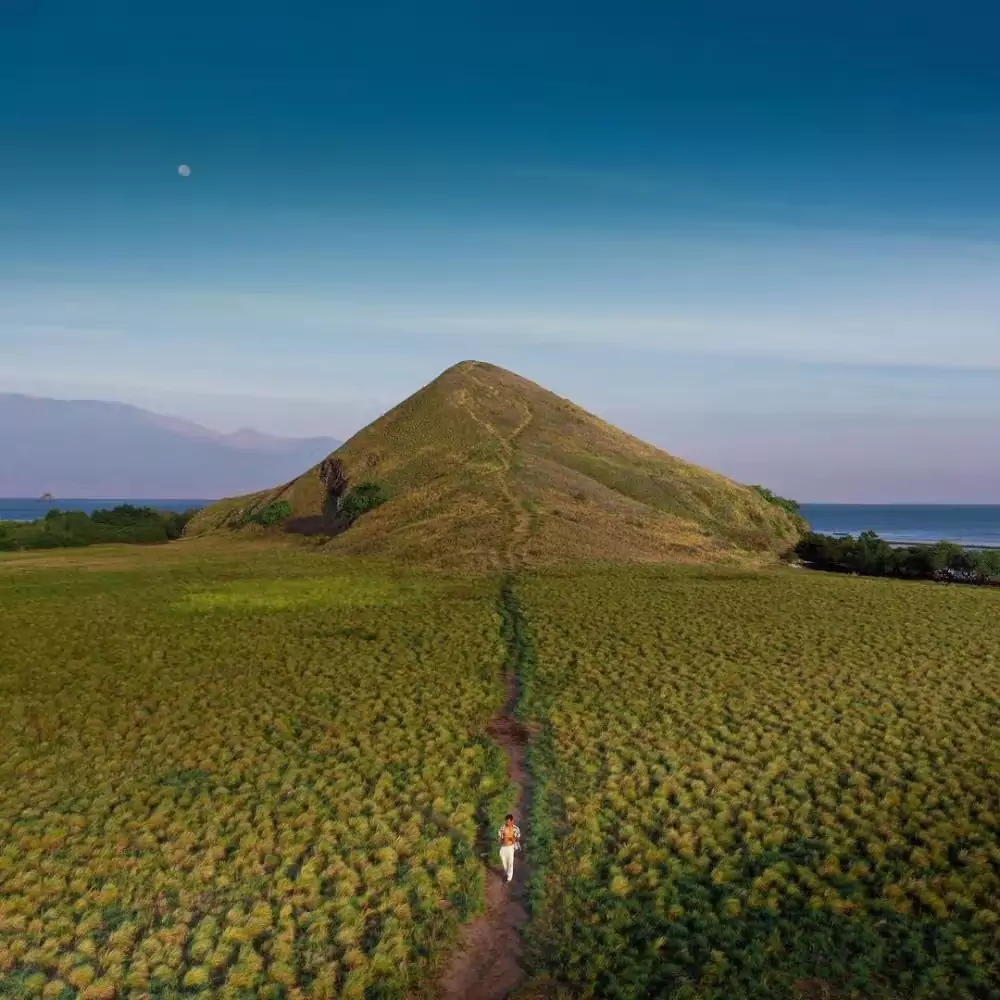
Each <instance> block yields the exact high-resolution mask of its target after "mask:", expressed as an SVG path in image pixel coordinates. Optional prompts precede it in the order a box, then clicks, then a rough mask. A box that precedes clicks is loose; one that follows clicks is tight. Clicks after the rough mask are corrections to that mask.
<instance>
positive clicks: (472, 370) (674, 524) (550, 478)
mask: <svg viewBox="0 0 1000 1000" xmlns="http://www.w3.org/2000/svg"><path fill="white" fill-rule="evenodd" d="M331 459H335V460H337V461H339V463H340V465H341V467H342V472H343V473H344V474H345V475H346V478H347V480H348V481H349V482H350V483H358V482H362V481H371V480H374V481H378V482H380V483H383V484H385V485H386V486H387V487H388V489H389V490H390V492H391V494H392V499H391V500H390V501H389V502H388V503H386V504H384V505H383V506H382V507H379V508H378V509H377V510H374V511H371V512H370V513H368V514H366V515H364V516H363V517H362V518H361V519H360V520H359V521H358V522H357V523H356V524H355V525H354V526H352V527H351V528H350V529H349V530H348V531H346V532H343V533H341V534H339V535H336V537H332V538H331V539H330V541H329V542H328V545H329V547H330V549H331V550H332V551H336V552H341V553H345V554H346V553H357V554H366V555H382V556H389V557H392V558H395V559H402V560H405V561H414V562H422V563H434V564H438V565H449V566H466V565H476V566H481V567H491V566H502V565H512V564H514V565H526V566H531V565H545V564H553V563H562V562H575V561H579V560H593V559H598V560H613V561H616V562H651V561H660V560H679V561H713V562H715V561H746V560H747V559H748V558H759V557H761V556H773V555H774V554H775V553H777V552H779V551H782V550H784V549H787V548H788V547H790V546H791V545H792V544H794V541H795V539H796V538H797V536H798V532H799V530H800V526H799V525H798V524H797V522H796V521H795V520H794V518H792V517H790V516H788V515H787V514H786V513H785V512H783V511H782V510H780V509H779V508H777V507H776V506H774V505H772V504H769V503H768V502H767V501H766V500H765V499H764V498H763V497H761V496H760V495H759V494H758V493H757V491H755V490H753V489H750V488H748V487H745V486H741V485H739V484H737V483H734V482H733V481H731V480H729V479H727V478H726V477H724V476H721V475H718V474H716V473H714V472H711V471H709V470H706V469H702V468H700V467H698V466H696V465H692V464H691V463H688V462H684V461H681V460H680V459H677V458H674V457H673V456H671V455H668V454H666V453H665V452H663V451H660V450H659V449H658V448H654V447H653V446H652V445H649V444H646V443H645V442H643V441H640V440H639V439H637V438H635V437H632V436H631V435H629V434H626V433H625V432H624V431H621V430H619V429H618V428H616V427H612V426H611V425H610V424H607V423H605V422H604V421H602V420H600V419H599V418H597V417H595V416H593V415H592V414H590V413H587V412H586V411H585V410H583V409H581V408H580V407H578V406H576V405H575V404H573V403H571V402H569V401H568V400H565V399H562V398H560V397H558V396H556V395H554V394H553V393H551V392H548V391H547V390H545V389H543V388H542V387H541V386H538V385H536V384H535V383H533V382H530V381H528V380H527V379H524V378H521V377H520V376H518V375H515V374H514V373H512V372H509V371H505V370H504V369H502V368H497V367H495V366H493V365H488V364H484V363H482V362H476V361H464V362H462V363H461V364H458V365H455V366H454V367H452V368H449V369H448V370H447V371H445V372H444V373H443V374H442V375H440V376H439V377H438V378H437V379H435V380H434V381H433V382H431V383H430V384H429V385H427V386H425V387H424V388H422V389H420V390H419V391H418V392H416V393H415V394H414V395H412V396H410V397H409V398H408V399H406V400H404V401H403V402H402V403H400V404H399V405H398V406H396V407H394V408H393V409H392V410H390V411H389V412H388V413H386V414H384V415H383V416H382V417H380V418H379V419H378V420H376V421H374V422H373V423H372V424H370V425H369V426H367V427H365V428H364V429H363V430H361V431H359V432H358V433H357V434H356V435H355V436H354V437H352V438H351V439H350V440H349V441H348V442H346V443H345V444H344V445H342V446H341V447H340V448H338V449H337V450H336V451H335V452H334V453H333V455H332V456H331ZM328 469H329V466H327V470H328ZM326 478H327V480H329V476H327V477H326ZM282 499H283V500H287V501H288V503H289V504H290V505H291V507H292V510H293V516H292V517H291V518H290V519H289V520H288V521H286V522H285V525H284V526H283V530H293V531H301V532H304V533H310V534H318V535H320V536H322V535H323V534H324V533H328V534H331V535H332V534H333V533H334V531H335V528H334V523H333V520H332V518H331V517H330V513H331V511H332V505H331V504H330V502H329V499H330V498H329V491H328V489H327V486H326V485H325V484H324V472H323V469H322V467H321V466H317V467H315V468H313V469H311V470H309V471H308V472H306V473H305V474H304V475H302V476H300V477H299V478H298V479H296V480H294V481H292V482H290V483H287V484H285V485H284V486H280V487H277V488H275V489H273V490H269V491H265V492H263V493H259V494H255V495H253V496H250V497H240V498H236V499H233V500H226V501H222V502H221V503H219V504H215V505H213V506H212V507H209V508H207V509H206V510H205V511H203V512H202V513H201V514H200V515H198V516H197V517H196V518H195V519H194V521H192V523H191V525H190V526H189V529H188V533H189V534H204V533H207V532H213V531H220V530H222V531H229V530H243V531H246V530H255V529H246V528H243V529H240V528H239V524H240V522H241V518H242V514H243V512H245V511H246V510H247V509H249V508H252V507H259V506H261V505H264V504H266V503H270V502H273V501H276V500H282ZM256 530H261V529H256Z"/></svg>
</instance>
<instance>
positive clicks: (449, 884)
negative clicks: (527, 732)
mask: <svg viewBox="0 0 1000 1000" xmlns="http://www.w3.org/2000/svg"><path fill="white" fill-rule="evenodd" d="M498 622H499V619H498V616H497V611H496V585H495V582H491V581H488V580H479V581H475V580H471V581H459V580H455V579H453V578H447V577H443V576H435V577H429V576H420V575H418V574H400V573H394V572H393V571H392V570H391V569H390V568H387V567H385V566H384V565H377V564H366V563H361V564H358V563H356V562H351V563H348V562H345V561H343V560H340V561H338V560H331V559H330V557H329V556H321V555H317V554H314V553H309V552H302V551H285V550H281V549H276V548H271V547H268V546H266V545H264V546H261V545H260V544H259V543H258V544H256V545H254V544H251V545H244V546H242V547H241V546H240V545H237V546H235V547H234V546H232V545H229V546H226V547H215V548H213V547H211V546H209V545H201V544H200V543H179V544H177V545H175V546H169V547H166V548H163V547H160V548H154V549H140V548H136V547H132V548H123V547H119V548H105V549H93V550H88V551H87V552H86V553H79V552H77V553H73V552H67V553H55V554H53V553H40V554H38V555H36V556H9V557H2V558H0V997H46V998H64V1000H69V998H72V997H77V996H79V997H87V998H97V997H103V998H110V997H116V996H118V997H125V996H130V997H159V998H166V997H181V996H185V997H188V996H190V997H196V996H197V997H213V996H218V997H246V998H250V997H269V996H270V997H280V996H285V997H316V998H319V997H334V996H338V997H340V996H343V997H357V998H360V997H376V996H377V997H380V998H388V997H397V996H400V997H401V996H406V995H411V992H412V988H414V987H418V986H419V985H420V984H421V983H423V982H425V981H426V980H427V979H428V974H429V972H430V971H431V970H432V969H433V967H434V965H435V963H436V962H438V961H440V959H441V957H442V954H443V952H444V950H445V949H446V947H447V946H448V945H449V944H450V942H451V941H452V940H453V938H454V936H455V933H456V931H457V927H458V925H459V924H460V922H461V921H462V920H463V919H465V918H467V917H468V915H469V914H470V913H471V912H472V911H474V910H475V909H476V908H477V907H478V906H480V905H481V899H482V889H483V865H482V861H481V859H480V856H479V852H478V849H477V838H478V836H479V835H480V833H481V831H482V830H483V829H485V828H487V825H488V823H492V822H493V821H494V820H495V819H496V816H497V815H498V814H502V811H503V810H504V808H505V807H506V805H507V803H508V801H509V789H508V787H507V779H506V776H505V769H504V761H503V758H502V755H501V754H500V753H499V751H498V750H497V749H496V748H495V747H493V746H492V744H490V743H489V741H488V740H486V738H485V736H484V730H485V726H486V723H487V721H488V719H489V718H490V716H491V715H493V714H494V712H495V711H496V710H497V708H498V706H499V705H500V704H501V703H502V700H503V691H502V683H501V679H500V667H501V663H502V661H503V656H504V647H503V643H502V641H501V639H500V633H499V624H498Z"/></svg>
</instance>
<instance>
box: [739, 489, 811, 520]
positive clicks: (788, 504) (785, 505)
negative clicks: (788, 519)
mask: <svg viewBox="0 0 1000 1000" xmlns="http://www.w3.org/2000/svg"><path fill="white" fill-rule="evenodd" d="M750 489H752V490H756V491H757V492H758V493H759V494H760V495H761V496H762V497H763V498H764V499H765V500H766V501H767V502H768V503H770V504H773V505H774V506H775V507H780V508H781V509H782V510H783V511H784V512H785V513H786V514H791V515H792V516H793V517H801V516H802V508H801V507H800V506H799V505H798V503H797V502H796V501H795V500H789V499H788V498H787V497H779V496H778V494H777V493H772V492H771V491H770V490H769V489H767V487H765V486H756V485H754V486H751V487H750Z"/></svg>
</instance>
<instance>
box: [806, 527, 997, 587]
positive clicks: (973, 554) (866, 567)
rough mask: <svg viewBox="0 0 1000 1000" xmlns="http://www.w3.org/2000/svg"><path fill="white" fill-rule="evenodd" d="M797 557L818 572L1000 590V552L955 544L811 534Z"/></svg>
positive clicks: (865, 535)
mask: <svg viewBox="0 0 1000 1000" xmlns="http://www.w3.org/2000/svg"><path fill="white" fill-rule="evenodd" d="M795 554H796V555H797V556H798V558H799V559H801V560H802V562H804V563H806V564H807V565H809V566H811V567H813V568H814V569H823V570H829V571H832V572H835V573H858V574H860V575H862V576H892V577H898V578H901V579H905V580H939V581H943V582H950V583H973V584H980V585H983V584H986V585H1000V549H966V548H963V547H962V546H961V545H956V544H955V543H954V542H944V541H941V542H935V543H934V544H933V545H906V546H901V545H890V544H889V542H887V541H886V540H885V539H884V538H880V537H879V536H878V535H877V534H876V533H875V532H874V531H864V532H862V533H861V534H860V535H858V537H857V538H855V537H853V536H851V535H847V536H845V537H843V538H841V537H837V536H832V535H820V534H817V533H816V532H809V533H808V534H807V535H805V536H804V537H803V538H802V539H801V540H800V541H799V543H798V545H796V547H795Z"/></svg>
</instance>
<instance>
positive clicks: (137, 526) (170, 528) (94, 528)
mask: <svg viewBox="0 0 1000 1000" xmlns="http://www.w3.org/2000/svg"><path fill="white" fill-rule="evenodd" d="M194 513H195V512H194V511H185V512H183V513H181V512H174V511H159V510H154V509H153V508H151V507H136V506H134V505H132V504H120V505H119V506H117V507H113V508H111V509H109V510H95V511H94V512H93V513H92V514H85V513H84V512H83V511H75V510H72V511H62V510H59V509H58V508H55V507H53V508H52V509H51V510H49V511H47V512H46V514H45V517H43V518H41V519H39V520H37V521H28V522H18V521H5V522H0V551H6V552H13V551H18V550H22V549H58V548H78V547H81V546H86V545H101V544H106V543H109V542H124V543H128V544H135V545H143V544H155V543H162V542H168V541H172V540H173V539H176V538H180V536H181V535H182V534H183V532H184V526H185V525H186V524H187V522H188V521H189V520H190V519H191V518H192V517H193V516H194Z"/></svg>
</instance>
